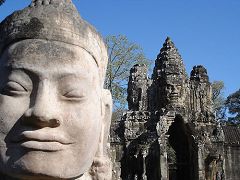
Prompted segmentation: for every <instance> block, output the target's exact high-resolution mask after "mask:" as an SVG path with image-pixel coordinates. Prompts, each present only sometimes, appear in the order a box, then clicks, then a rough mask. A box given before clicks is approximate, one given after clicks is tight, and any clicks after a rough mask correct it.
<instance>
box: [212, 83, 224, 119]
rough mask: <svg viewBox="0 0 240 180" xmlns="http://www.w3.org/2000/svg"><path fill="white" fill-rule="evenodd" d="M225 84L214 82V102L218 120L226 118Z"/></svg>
mask: <svg viewBox="0 0 240 180" xmlns="http://www.w3.org/2000/svg"><path fill="white" fill-rule="evenodd" d="M223 90H224V82H223V81H213V83H212V100H213V110H214V112H215V113H216V119H217V120H221V119H225V118H226V106H225V98H224V96H223Z"/></svg>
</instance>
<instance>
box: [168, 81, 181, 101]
mask: <svg viewBox="0 0 240 180" xmlns="http://www.w3.org/2000/svg"><path fill="white" fill-rule="evenodd" d="M181 90H182V86H181V85H176V84H170V83H168V84H167V85H166V93H167V98H168V101H169V102H170V103H177V102H178V101H179V99H180V96H181Z"/></svg>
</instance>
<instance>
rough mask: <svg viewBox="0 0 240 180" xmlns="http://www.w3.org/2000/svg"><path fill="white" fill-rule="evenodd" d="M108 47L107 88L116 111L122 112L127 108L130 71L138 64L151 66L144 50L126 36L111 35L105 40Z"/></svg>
mask: <svg viewBox="0 0 240 180" xmlns="http://www.w3.org/2000/svg"><path fill="white" fill-rule="evenodd" d="M105 42H106V45H107V47H108V55H109V61H108V68H107V75H106V80H105V88H107V89H109V90H110V91H111V93H112V96H113V104H114V108H113V109H114V111H116V112H121V109H124V108H125V107H126V99H127V83H128V77H129V72H130V69H131V67H132V66H133V65H135V64H138V63H145V64H147V65H149V60H148V59H147V58H146V57H145V55H144V53H143V50H142V48H141V47H140V46H139V45H138V44H136V43H134V42H130V41H129V40H128V39H127V37H126V36H124V35H117V36H114V35H109V36H107V37H106V38H105Z"/></svg>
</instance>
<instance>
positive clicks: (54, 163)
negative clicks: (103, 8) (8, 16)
mask: <svg viewBox="0 0 240 180" xmlns="http://www.w3.org/2000/svg"><path fill="white" fill-rule="evenodd" d="M63 2H65V3H70V1H63ZM65 5H67V4H65ZM35 8H38V7H35ZM29 9H30V10H31V8H29ZM33 11H34V10H33ZM22 13H24V10H23V12H22ZM38 13H39V12H38ZM39 22H41V23H42V24H43V27H46V26H45V25H44V23H45V22H44V20H39ZM3 23H4V22H3ZM3 25H4V24H1V27H2V26H3ZM4 26H7V25H6V24H5V25H4ZM4 26H3V27H4ZM85 31H88V32H87V33H94V32H92V31H93V30H92V29H87V30H86V29H85ZM15 32H16V31H15ZM15 32H14V33H15ZM44 32H45V31H41V29H40V33H43V34H42V35H41V36H38V37H37V38H36V39H34V38H32V37H31V36H30V37H22V38H20V39H19V40H18V39H17V38H18V37H19V36H21V35H22V36H27V34H18V36H15V37H16V41H14V42H10V41H7V40H4V39H1V40H2V41H3V42H4V43H5V44H7V45H6V46H4V47H1V49H0V50H1V51H0V52H1V54H0V55H1V56H0V123H1V125H0V172H1V173H4V174H6V175H9V176H12V177H16V178H20V179H39V178H42V179H44V178H46V179H51V178H63V179H68V178H69V179H71V178H76V177H81V176H82V175H83V174H84V173H86V172H88V171H89V169H90V168H91V165H92V163H93V161H94V158H96V156H104V155H105V154H104V153H105V152H104V151H105V147H106V139H107V134H108V129H109V122H110V117H111V116H110V113H111V112H110V111H111V98H110V94H108V92H107V91H106V90H104V89H103V88H102V84H103V76H104V73H103V71H104V69H105V67H103V66H104V65H103V64H106V63H103V62H102V61H103V60H104V61H106V59H104V58H103V57H106V56H105V54H106V49H104V48H105V46H100V47H94V44H95V41H96V39H94V38H95V37H93V36H92V38H93V40H92V42H91V39H88V37H87V36H84V37H82V38H83V39H84V38H85V40H86V41H88V44H84V42H83V43H81V40H79V42H78V43H79V44H76V43H75V42H74V41H72V40H71V37H69V38H68V34H67V35H66V34H65V33H63V34H62V35H63V36H65V37H64V38H65V40H64V42H62V39H54V38H55V36H53V37H54V38H52V39H51V38H50V39H48V40H45V39H46V38H45V37H44ZM1 33H4V32H1ZM48 33H49V32H48ZM82 33H84V32H82ZM56 34H57V33H56ZM57 35H58V36H60V35H61V33H58V34H57ZM56 37H57V36H56ZM89 44H90V45H89ZM99 44H100V43H99ZM99 44H98V45H99ZM92 48H95V51H94V50H92ZM97 48H99V49H100V50H101V51H99V50H96V49H97ZM99 52H100V53H99ZM98 53H99V54H98ZM101 53H102V54H101ZM99 57H102V59H100V58H99Z"/></svg>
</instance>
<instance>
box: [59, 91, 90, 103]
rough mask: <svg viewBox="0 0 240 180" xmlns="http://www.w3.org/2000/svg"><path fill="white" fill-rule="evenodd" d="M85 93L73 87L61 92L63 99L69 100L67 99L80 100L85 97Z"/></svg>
mask: <svg viewBox="0 0 240 180" xmlns="http://www.w3.org/2000/svg"><path fill="white" fill-rule="evenodd" d="M86 96H87V94H86V93H84V92H82V91H80V90H78V89H74V90H71V91H68V92H65V93H64V94H63V97H64V99H65V100H69V101H80V100H84V99H85V98H86Z"/></svg>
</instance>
